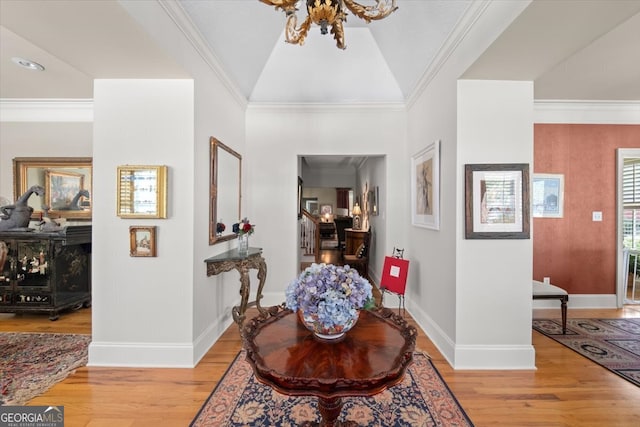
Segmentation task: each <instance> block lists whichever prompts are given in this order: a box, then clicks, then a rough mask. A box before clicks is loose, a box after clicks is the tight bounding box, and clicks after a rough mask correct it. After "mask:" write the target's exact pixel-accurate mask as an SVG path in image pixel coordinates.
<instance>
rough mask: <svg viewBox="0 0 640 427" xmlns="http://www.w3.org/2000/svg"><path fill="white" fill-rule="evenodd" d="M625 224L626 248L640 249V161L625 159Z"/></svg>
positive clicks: (623, 177)
mask: <svg viewBox="0 0 640 427" xmlns="http://www.w3.org/2000/svg"><path fill="white" fill-rule="evenodd" d="M622 203H623V210H624V211H623V222H622V235H623V245H624V247H625V248H631V249H640V159H625V161H624V170H623V172H622Z"/></svg>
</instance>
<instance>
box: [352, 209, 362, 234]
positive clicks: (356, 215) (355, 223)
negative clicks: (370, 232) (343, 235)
mask: <svg viewBox="0 0 640 427" xmlns="http://www.w3.org/2000/svg"><path fill="white" fill-rule="evenodd" d="M351 214H352V215H353V229H354V230H360V229H361V228H362V224H360V215H362V211H361V210H360V206H358V204H357V203H356V204H355V205H354V206H353V210H352V211H351Z"/></svg>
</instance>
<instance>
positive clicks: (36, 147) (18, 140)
mask: <svg viewBox="0 0 640 427" xmlns="http://www.w3.org/2000/svg"><path fill="white" fill-rule="evenodd" d="M23 120H28V117H23ZM65 120H69V121H63V122H41V121H37V122H33V121H20V122H5V121H4V118H3V121H2V122H0V196H3V197H6V198H7V199H9V200H11V201H15V198H14V194H13V162H12V160H13V159H14V158H15V157H91V155H92V148H91V142H92V128H93V124H92V123H91V122H75V123H74V122H72V121H71V120H73V119H72V118H68V119H65Z"/></svg>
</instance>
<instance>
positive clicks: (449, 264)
mask: <svg viewBox="0 0 640 427" xmlns="http://www.w3.org/2000/svg"><path fill="white" fill-rule="evenodd" d="M527 5H528V2H524V1H523V2H491V3H476V4H474V6H473V8H471V9H470V10H469V12H468V14H467V15H466V17H465V19H466V20H467V21H468V22H473V27H471V29H470V30H469V31H468V32H466V33H461V34H453V35H452V37H451V39H450V40H449V48H450V50H451V51H445V52H442V53H441V56H442V63H441V64H438V66H437V67H434V70H432V71H431V74H429V75H426V76H424V79H425V81H426V83H424V89H423V90H422V91H418V95H417V96H416V97H415V99H413V100H412V102H411V103H410V108H409V113H408V131H407V138H408V143H407V151H408V157H409V156H411V155H413V154H415V153H417V152H419V151H420V150H421V149H423V148H425V147H426V146H427V145H428V144H429V143H431V142H433V141H436V140H440V161H441V167H440V187H441V188H440V190H441V191H440V230H439V231H435V230H430V229H424V228H419V227H413V226H411V221H410V218H407V221H406V226H405V228H404V233H405V236H406V238H407V244H406V247H405V250H406V251H405V258H408V259H409V260H410V267H409V276H408V280H407V291H406V292H407V307H408V308H409V310H410V311H411V314H412V315H413V316H414V318H415V319H416V321H417V322H418V324H419V325H420V326H421V327H422V329H424V330H425V332H426V333H427V335H428V336H429V338H430V339H431V340H432V341H433V342H434V343H435V344H436V346H437V347H438V349H439V350H440V351H441V352H442V354H443V355H444V356H445V358H446V359H447V360H448V361H449V363H451V365H452V366H454V367H455V368H460V367H468V366H469V365H468V364H464V365H463V363H462V360H461V358H459V357H457V354H458V353H459V351H458V347H459V345H458V343H459V342H460V337H459V333H461V332H462V333H466V332H467V329H466V328H467V326H466V325H465V323H467V322H474V323H475V324H477V325H480V324H482V322H480V321H479V319H482V318H483V315H474V314H473V312H465V311H461V309H460V308H459V307H458V298H460V297H461V294H462V293H464V292H466V287H465V286H466V285H465V284H463V283H461V279H460V277H458V274H459V271H460V269H465V268H466V267H465V265H466V263H467V260H466V259H463V258H461V256H460V255H459V254H458V252H457V250H458V249H457V245H458V244H459V240H458V232H459V227H460V226H461V225H462V224H463V223H464V222H463V219H461V217H460V215H461V212H460V209H461V205H460V204H459V200H460V197H463V195H464V191H463V190H464V186H463V184H461V182H460V173H461V170H462V168H463V165H462V164H461V163H460V161H459V158H460V156H463V157H464V156H465V153H464V150H466V149H467V147H461V146H460V140H459V135H458V108H459V107H458V101H457V97H458V86H457V81H458V78H459V76H461V75H462V74H463V73H464V71H465V70H466V69H467V68H468V67H469V66H470V65H471V64H472V63H473V61H475V60H476V59H477V58H478V56H479V55H480V54H481V53H482V52H483V51H484V50H485V49H486V48H487V47H488V46H489V45H490V44H491V42H492V41H493V40H494V39H495V38H496V37H497V36H498V35H499V34H500V33H501V32H502V31H504V29H505V28H506V26H508V25H509V23H510V22H512V20H513V19H514V18H515V17H516V16H517V15H518V14H519V13H520V12H521V11H522V10H523V9H524V8H525V7H526V6H527ZM463 27H464V26H463ZM481 101H482V100H481ZM496 102H498V101H497V100H496ZM498 117H499V116H498ZM492 126H493V125H491V127H492ZM531 150H532V147H531ZM492 161H493V160H492ZM406 179H407V183H408V182H409V176H408V168H407V177H406ZM407 185H408V184H407ZM461 185H462V186H461ZM461 189H462V190H461ZM461 221H462V222H461ZM522 256H523V257H527V256H528V255H527V254H526V253H523V254H522ZM523 259H524V258H523ZM528 260H529V261H530V260H531V257H530V256H529V258H528ZM474 283H477V282H474ZM486 285H487V284H486V283H477V286H478V287H479V288H483V287H484V286H486ZM477 307H478V308H479V307H482V306H481V305H478V306H477ZM465 308H466V307H465ZM528 314H529V315H530V311H529V312H528ZM461 322H462V324H461ZM501 327H502V328H507V329H508V328H510V323H509V320H505V321H504V322H503V324H502V326H501ZM517 330H518V331H519V332H521V330H520V327H517ZM485 333H488V332H485V331H478V335H477V339H478V340H479V341H480V342H482V341H483V340H485V338H487V342H489V343H490V342H491V337H490V335H489V336H488V337H485ZM530 336H531V332H530V331H527V332H526V337H527V338H528V339H530ZM525 359H526V360H524V361H522V360H518V361H517V362H516V363H514V361H513V360H506V363H504V364H502V365H501V367H505V368H508V367H513V366H516V365H518V366H523V365H527V364H530V363H529V362H530V358H529V357H528V354H527V355H525ZM496 361H497V359H496ZM476 362H478V364H477V365H476V366H477V367H478V368H482V367H496V363H494V362H492V361H491V360H485V359H477V360H476ZM502 362H503V361H502V360H500V362H498V363H502ZM465 363H466V361H465Z"/></svg>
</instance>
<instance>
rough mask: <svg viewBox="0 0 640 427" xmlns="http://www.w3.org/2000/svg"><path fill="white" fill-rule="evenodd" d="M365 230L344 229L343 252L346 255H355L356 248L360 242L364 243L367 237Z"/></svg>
mask: <svg viewBox="0 0 640 427" xmlns="http://www.w3.org/2000/svg"><path fill="white" fill-rule="evenodd" d="M367 233H368V232H367V231H365V230H354V229H353V228H347V229H346V230H345V249H344V253H345V254H347V255H355V253H356V250H357V249H358V246H360V244H362V243H365V244H367V243H368V242H366V239H367Z"/></svg>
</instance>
